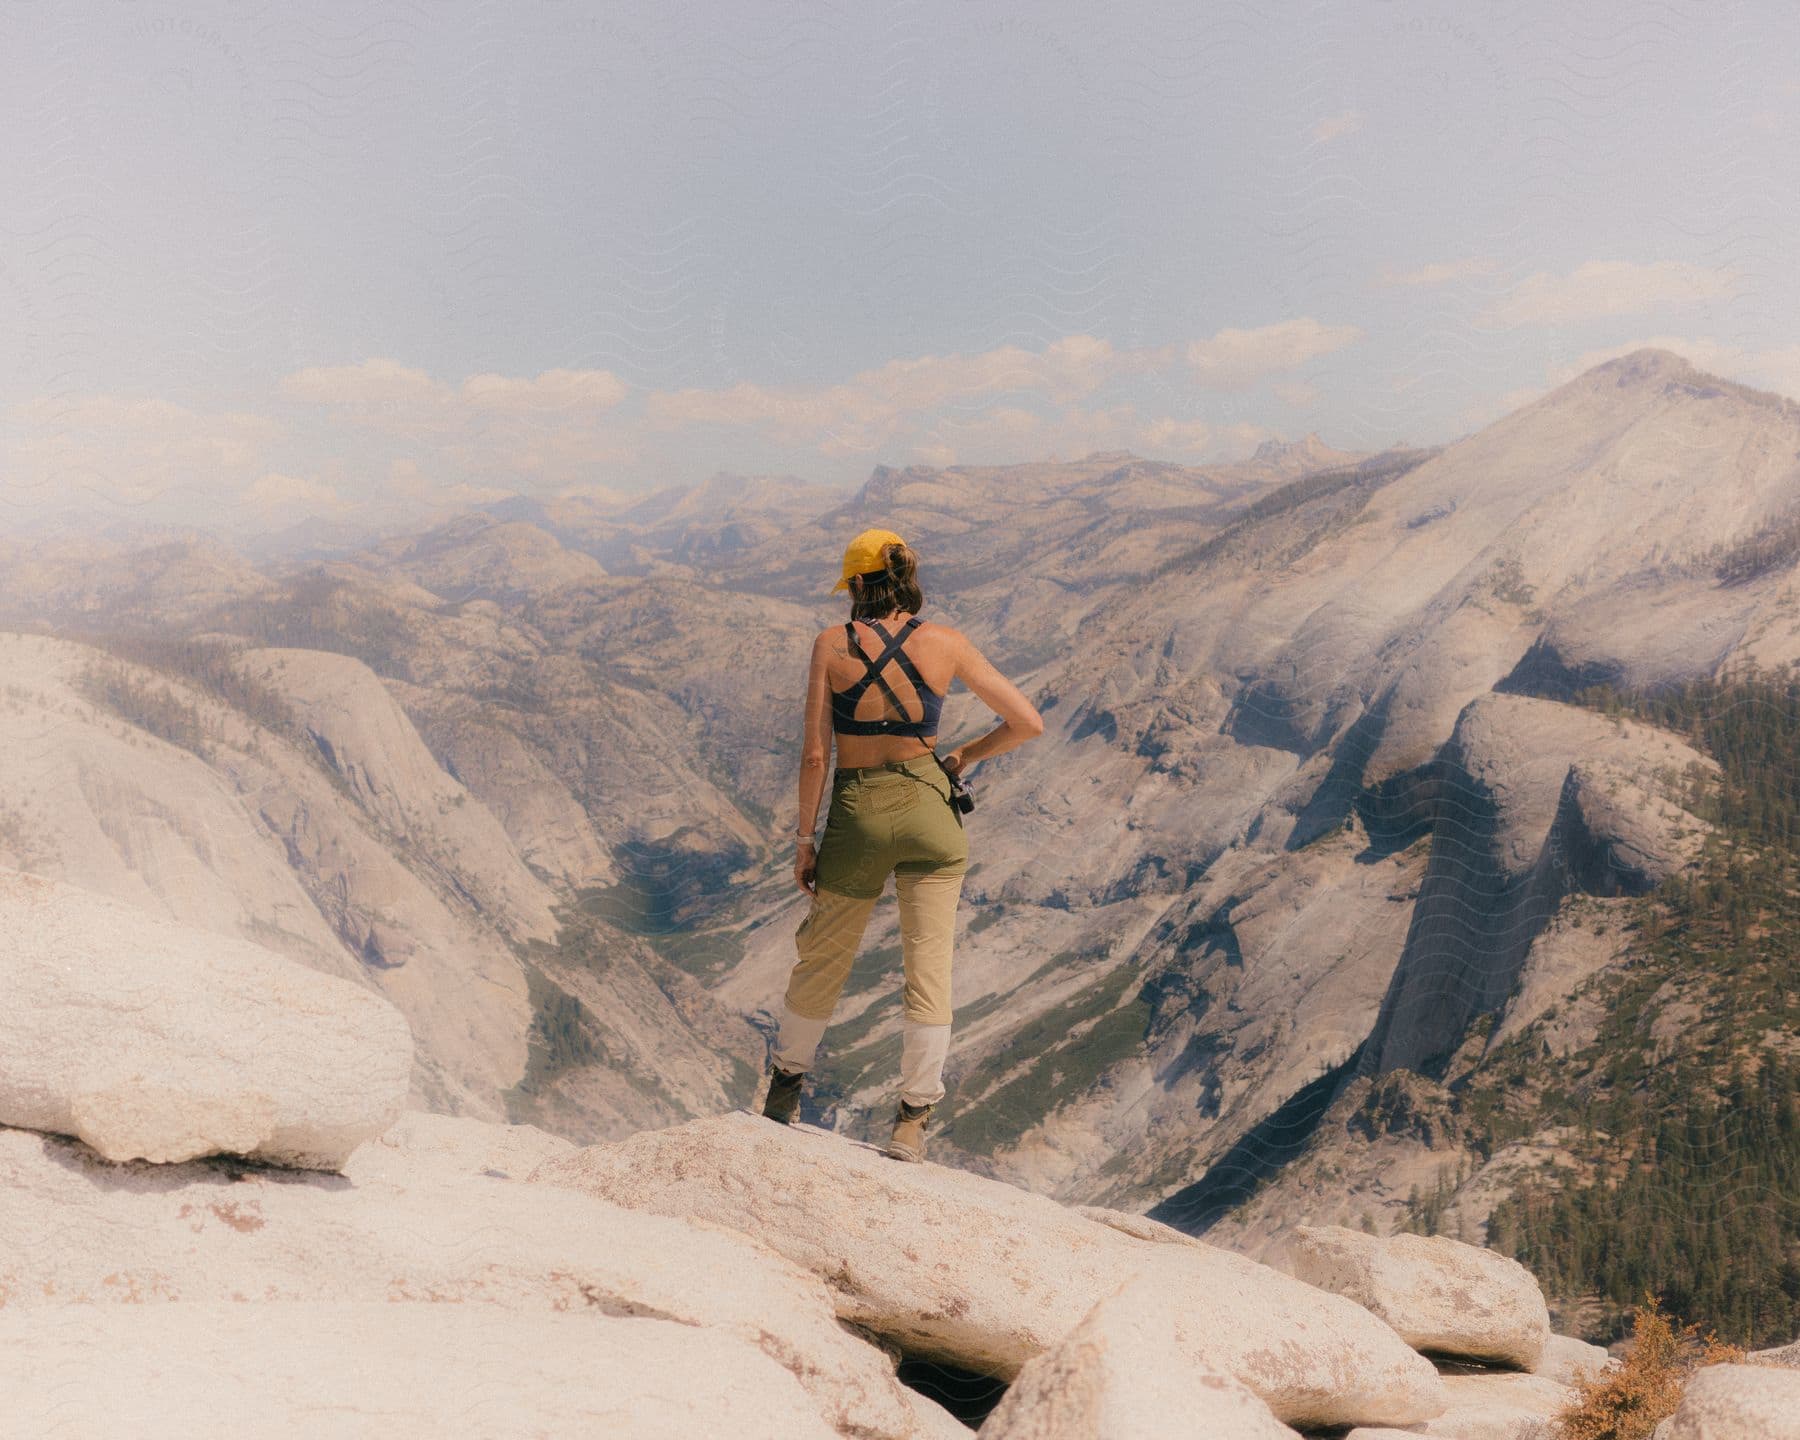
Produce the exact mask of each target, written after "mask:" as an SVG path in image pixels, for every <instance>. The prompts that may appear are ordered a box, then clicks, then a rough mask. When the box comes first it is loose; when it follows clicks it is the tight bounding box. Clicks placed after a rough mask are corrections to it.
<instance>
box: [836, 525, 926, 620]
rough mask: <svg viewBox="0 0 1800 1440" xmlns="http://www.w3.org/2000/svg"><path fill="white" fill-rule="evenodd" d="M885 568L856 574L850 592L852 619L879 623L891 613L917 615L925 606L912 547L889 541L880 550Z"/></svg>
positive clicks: (916, 561) (917, 558)
mask: <svg viewBox="0 0 1800 1440" xmlns="http://www.w3.org/2000/svg"><path fill="white" fill-rule="evenodd" d="M881 556H882V561H883V563H884V564H885V566H886V568H885V569H882V570H871V571H870V572H869V573H868V574H866V575H858V576H857V577H856V580H855V582H854V583H855V588H853V589H852V590H851V592H850V618H851V619H852V620H878V619H880V618H881V617H882V616H883V615H886V614H888V613H890V612H891V611H894V610H906V611H910V612H911V613H912V614H914V615H917V614H918V613H919V610H920V608H921V607H922V606H923V605H924V604H925V592H924V591H923V590H921V589H920V588H919V557H918V556H917V555H915V554H914V553H913V551H912V547H911V546H909V545H907V544H905V543H904V542H902V543H900V544H894V543H892V542H890V543H888V544H886V545H884V546H882V547H881Z"/></svg>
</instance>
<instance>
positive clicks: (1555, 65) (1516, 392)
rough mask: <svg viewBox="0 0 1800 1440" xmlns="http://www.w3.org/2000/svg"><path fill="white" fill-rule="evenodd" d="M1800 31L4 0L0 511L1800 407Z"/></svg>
mask: <svg viewBox="0 0 1800 1440" xmlns="http://www.w3.org/2000/svg"><path fill="white" fill-rule="evenodd" d="M1796 53H1800V16H1797V15H1796V13H1795V11H1794V10H1793V9H1792V8H1790V7H1788V6H1785V5H1781V4H1776V3H1770V4H1766V5H1760V6H1759V5H1731V4H1721V3H1717V0H1708V3H1707V4H1704V5H1702V4H1698V3H1668V0H1657V3H1652V4H1618V5H1601V4H1582V5H1570V4H1568V3H1566V0H1557V3H1551V4H1542V5H1522V4H1505V5H1500V4H1494V5H1482V4H1478V3H1466V0H1465V3H1457V4H1442V5H1432V4H1414V3H1381V0H1360V3H1342V4H1332V3H1319V4H1304V5H1303V4H1282V5H1275V4H1265V5H1250V4H1222V5H1220V4H1205V3H1197V0H1181V3H1154V4H1152V3H1136V4H1133V3H1107V4H1105V5H1095V4H1091V3H1089V4H1075V3H1063V0H1036V3H1031V4H1023V3H1020V4H991V3H981V0H975V3H956V4H952V3H881V4H845V3H838V4H810V3H808V4H800V3H796V4H776V3H763V0H730V3H724V0H712V3H705V4H678V3H670V0H658V3H654V4H641V5H618V4H592V5H588V4H579V3H574V0H557V3H540V4H531V3H497V0H488V3H482V4H476V5H460V4H447V3H437V0H433V3H423V0H421V3H416V4H406V5H392V6H389V5H342V6H335V7H334V6H323V5H312V4H308V5H304V6H287V5H270V4H258V5H254V6H252V5H205V4H168V5H157V4H153V3H99V4H87V5H83V4H78V3H65V0H56V3H49V0H39V3H15V4H13V5H10V6H7V7H6V8H5V9H4V10H3V11H0V57H4V58H3V59H0V75H3V76H4V86H3V88H0V107H3V112H0V123H3V125H4V133H5V135H6V143H5V145H4V146H3V147H0V175H3V176H4V181H3V184H4V189H3V192H0V193H4V195H5V196H6V203H5V205H4V207H3V208H0V502H3V505H0V525H6V524H12V525H17V524H18V523H19V522H21V521H24V522H32V521H39V520H42V519H43V518H44V517H46V516H48V515H51V514H61V513H65V512H67V511H70V510H76V511H81V512H91V511H99V512H101V513H103V514H105V515H107V516H111V517H119V516H129V517H133V518H137V519H143V520H154V521H161V520H181V521H193V520H204V521H206V522H209V523H218V524H221V525H224V526H227V527H235V528H249V529H256V528H265V529H266V528H273V527H276V526H280V525H285V524H288V523H291V522H292V521H294V520H297V519H300V518H303V517H305V516H308V515H319V516H323V517H326V518H331V519H351V520H355V519H360V518H367V517H370V516H375V515H381V514H391V513H392V512H393V511H394V509H395V508H396V507H402V506H404V507H409V508H416V509H419V510H421V511H422V512H427V511H428V512H435V511H437V510H440V509H448V508H454V507H457V506H459V505H462V504H466V503H468V502H470V501H472V500H475V499H479V498H481V497H483V496H485V495H488V494H491V493H496V492H507V491H525V492H529V493H534V494H555V493H562V492H567V491H571V490H581V489H585V488H591V487H600V488H608V489H623V490H637V489H643V488H646V487H649V486H653V485H660V484H668V483H672V482H686V481H691V480H699V479H703V478H705V477H706V476H708V475H710V474H711V473H713V472H714V471H717V470H721V469H725V470H734V471H742V472H748V473H792V474H795V475H800V476H803V477H806V478H808V479H814V480H824V481H830V482H834V483H843V484H846V485H850V484H854V483H857V482H860V481H861V480H862V479H863V478H864V477H866V475H867V474H868V472H869V469H870V468H871V467H872V466H873V465H876V464H893V465H904V464H910V463H928V464H951V463H992V462H1007V461H1016V460H1025V459H1036V458H1041V457H1045V456H1050V455H1061V456H1066V457H1073V456H1080V455H1083V454H1086V453H1087V452H1089V451H1091V450H1100V449H1106V450H1112V449H1128V450H1131V451H1134V452H1135V453H1137V454H1139V455H1145V456H1153V457H1157V458H1164V459H1174V460H1186V461H1192V460H1202V459H1212V458H1220V457H1232V456H1237V455H1241V454H1243V453H1245V452H1246V451H1247V450H1248V449H1249V448H1250V447H1251V446H1253V445H1254V444H1255V443H1256V442H1257V440H1259V439H1261V438H1266V437H1267V436H1270V435H1275V436H1282V437H1294V436H1299V435H1303V434H1305V433H1306V432H1308V431H1311V430H1317V431H1318V432H1319V433H1320V434H1321V435H1322V436H1323V437H1324V439H1325V440H1326V441H1327V442H1329V443H1331V444H1334V445H1338V446H1342V447H1345V448H1357V449H1378V448H1380V447H1382V446H1385V445H1388V444H1391V443H1394V442H1397V441H1410V442H1415V443H1424V442H1435V441H1443V440H1448V439H1451V438H1454V437H1455V436H1457V435H1459V434H1462V433H1465V432H1466V431H1468V430H1469V429H1471V428H1474V427H1476V426H1478V425H1480V424H1483V423H1485V422H1486V421H1487V420H1489V419H1492V418H1494V417H1495V416H1497V415H1498V414H1500V413H1503V412H1504V411H1505V410H1506V409H1508V408H1510V407H1512V406H1514V405H1516V404H1518V403H1520V402H1521V401H1522V400H1524V399H1526V398H1529V397H1530V396H1531V395H1533V394H1535V393H1538V392H1540V391H1541V390H1542V389H1543V388H1544V387H1545V386H1546V385H1548V384H1550V383H1554V382H1556V381H1558V380H1560V379H1562V378H1566V377H1567V376H1568V375H1569V374H1572V373H1574V372H1575V371H1576V370H1577V369H1578V368H1579V367H1581V366H1582V365H1584V364H1586V363H1591V362H1592V361H1593V360H1596V359H1599V358H1604V357H1605V356H1606V355H1608V354H1611V353H1615V352H1617V351H1618V350H1620V349H1624V348H1630V347H1631V346H1633V345H1636V344H1639V343H1643V342H1646V341H1657V342H1659V343H1665V344H1669V345H1671V346H1674V347H1676V348H1681V349H1683V350H1684V352H1685V353H1688V354H1689V355H1690V356H1691V357H1692V358H1694V359H1696V360H1697V361H1699V362H1700V363H1703V364H1706V365H1708V366H1709V367H1710V368H1714V369H1717V370H1720V371H1722V372H1724V373H1727V374H1730V375H1733V376H1735V377H1737V378H1741V379H1745V380H1748V381H1750V382H1751V383H1754V384H1759V385H1763V386H1767V387H1770V388H1775V389H1781V390H1784V391H1786V392H1788V393H1790V394H1800V333H1797V330H1800V320H1797V319H1796V317H1800V293H1797V281H1796V266H1795V264H1794V259H1795V257H1794V253H1793V252H1794V248H1795V242H1794V239H1793V237H1794V236H1795V235H1797V234H1800V145H1797V144H1796V143H1795V141H1796V138H1797V137H1800V80H1796V78H1795V76H1794V72H1793V66H1792V60H1793V56H1794V55H1795V54H1796Z"/></svg>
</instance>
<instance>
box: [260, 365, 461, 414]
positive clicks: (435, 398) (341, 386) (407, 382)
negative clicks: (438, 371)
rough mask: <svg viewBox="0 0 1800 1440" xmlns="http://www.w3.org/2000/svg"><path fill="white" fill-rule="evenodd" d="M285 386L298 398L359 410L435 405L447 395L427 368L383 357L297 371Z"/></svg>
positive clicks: (284, 389)
mask: <svg viewBox="0 0 1800 1440" xmlns="http://www.w3.org/2000/svg"><path fill="white" fill-rule="evenodd" d="M281 389H282V392H283V393H284V394H286V395H288V396H290V397H291V398H293V399H295V400H306V401H310V402H311V403H313V404H315V405H337V406H341V407H344V408H346V409H355V410H363V409H385V408H392V407H400V406H404V407H418V406H426V405H433V404H437V403H439V402H441V401H442V400H443V398H444V396H445V394H446V389H445V387H444V386H443V385H442V384H440V383H439V382H438V381H436V380H433V379H432V378H431V376H429V375H427V374H426V373H425V372H424V371H423V370H415V369H413V368H412V367H410V366H407V365H402V364H401V363H400V362H399V361H398V360H385V359H380V358H376V359H371V360H364V361H362V362H361V363H360V364H357V365H315V366H311V367H309V368H307V369H305V370H296V371H295V372H294V373H293V374H292V375H289V376H287V377H286V378H285V379H284V380H283V381H282V382H281Z"/></svg>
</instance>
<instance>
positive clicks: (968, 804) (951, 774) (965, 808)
mask: <svg viewBox="0 0 1800 1440" xmlns="http://www.w3.org/2000/svg"><path fill="white" fill-rule="evenodd" d="M931 758H932V759H933V760H935V761H937V767H938V769H940V770H942V771H943V772H944V778H945V779H946V780H948V781H949V782H950V803H951V804H952V805H954V806H955V807H956V808H957V810H959V811H960V812H961V813H962V814H964V815H967V814H968V813H969V812H970V811H971V810H973V809H974V808H975V797H974V796H973V795H971V794H970V793H969V787H968V786H967V785H965V784H963V782H962V777H961V776H960V775H958V774H957V773H956V771H954V770H952V769H951V768H950V767H949V766H948V765H946V764H945V763H944V757H943V756H941V755H939V754H938V753H937V751H935V750H933V751H932V752H931Z"/></svg>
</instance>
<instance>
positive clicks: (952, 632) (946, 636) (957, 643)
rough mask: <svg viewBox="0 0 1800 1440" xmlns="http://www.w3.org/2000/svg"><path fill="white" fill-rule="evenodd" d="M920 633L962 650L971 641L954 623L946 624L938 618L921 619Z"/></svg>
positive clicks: (941, 643)
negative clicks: (937, 619)
mask: <svg viewBox="0 0 1800 1440" xmlns="http://www.w3.org/2000/svg"><path fill="white" fill-rule="evenodd" d="M919 633H920V634H921V635H922V636H923V637H924V638H926V639H928V640H933V641H936V642H937V643H938V644H940V645H943V646H945V647H946V648H948V649H953V650H961V649H963V648H964V647H965V646H966V645H968V643H969V637H968V636H967V635H965V634H963V632H962V631H960V630H958V629H957V628H956V627H955V626H954V625H945V624H942V623H941V622H939V621H936V620H923V619H922V620H920V621H919Z"/></svg>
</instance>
